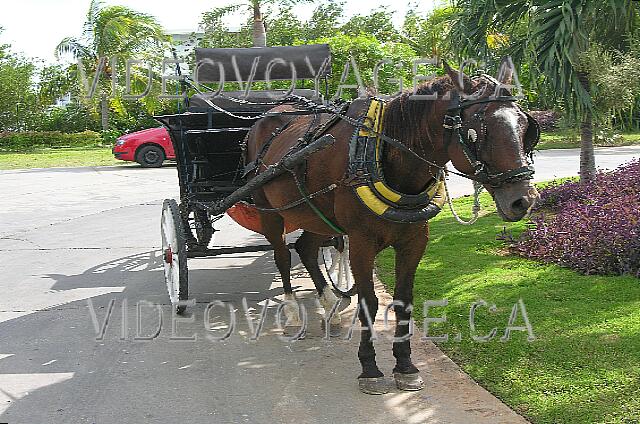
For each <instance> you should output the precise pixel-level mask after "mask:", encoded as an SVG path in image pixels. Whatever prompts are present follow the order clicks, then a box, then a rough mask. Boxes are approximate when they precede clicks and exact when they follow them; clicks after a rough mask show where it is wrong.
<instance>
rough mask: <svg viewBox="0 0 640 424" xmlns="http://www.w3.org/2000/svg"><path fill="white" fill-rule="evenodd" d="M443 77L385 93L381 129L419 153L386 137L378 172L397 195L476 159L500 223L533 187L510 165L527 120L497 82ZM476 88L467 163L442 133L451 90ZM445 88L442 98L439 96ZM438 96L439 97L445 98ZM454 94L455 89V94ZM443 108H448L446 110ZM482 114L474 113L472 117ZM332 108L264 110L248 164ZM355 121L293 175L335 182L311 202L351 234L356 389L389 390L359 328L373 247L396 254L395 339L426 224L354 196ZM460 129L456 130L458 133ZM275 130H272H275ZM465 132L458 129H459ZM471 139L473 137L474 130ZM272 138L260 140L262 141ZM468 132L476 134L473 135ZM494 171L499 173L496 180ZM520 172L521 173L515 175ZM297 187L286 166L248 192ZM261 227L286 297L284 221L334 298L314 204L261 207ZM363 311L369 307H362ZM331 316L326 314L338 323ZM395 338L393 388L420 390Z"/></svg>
mask: <svg viewBox="0 0 640 424" xmlns="http://www.w3.org/2000/svg"><path fill="white" fill-rule="evenodd" d="M445 70H446V72H447V75H445V76H444V77H440V78H437V79H435V80H432V81H430V82H428V83H426V84H424V85H422V86H421V87H419V90H418V92H417V94H422V95H433V94H437V95H438V99H439V100H431V101H423V100H417V101H416V100H411V99H410V95H411V94H410V93H404V94H402V95H400V96H398V97H396V98H395V99H393V100H391V101H390V102H389V103H388V104H387V106H386V112H385V114H384V119H383V121H382V132H383V133H384V134H385V135H386V136H388V137H391V138H393V139H396V140H400V141H401V142H402V143H403V144H404V145H406V146H407V147H408V148H410V149H411V150H413V151H414V152H416V153H418V154H419V155H420V156H421V157H422V158H423V159H426V160H427V161H424V160H420V159H419V158H417V157H415V156H414V155H411V154H408V153H407V151H403V150H402V149H401V148H399V146H397V145H396V146H391V145H387V146H385V148H384V153H383V157H382V159H381V162H382V166H383V168H384V176H385V178H386V181H387V182H388V184H389V186H390V187H392V188H393V189H394V190H396V191H397V192H400V193H406V194H417V193H420V192H421V191H422V190H424V188H425V186H428V185H429V183H430V182H432V181H433V180H434V178H436V175H438V171H439V167H444V166H445V164H447V163H448V162H449V161H451V162H452V163H453V165H454V167H455V168H456V169H457V170H458V171H459V172H461V173H463V174H465V175H468V176H474V175H476V176H477V175H478V174H477V172H476V171H477V168H476V167H474V165H478V164H479V163H482V164H484V165H485V166H486V168H485V169H486V170H487V171H488V174H487V175H492V176H494V177H495V178H494V177H491V178H492V179H491V180H483V182H484V185H485V188H486V189H487V190H488V192H489V193H490V194H491V195H492V196H493V198H494V200H495V202H496V204H497V207H498V211H499V213H500V215H501V217H502V218H503V219H504V220H506V221H517V220H520V219H521V218H523V217H524V216H525V214H527V212H528V210H529V209H530V208H531V207H532V205H533V203H534V201H535V199H536V198H537V196H538V194H537V192H536V190H535V188H534V187H533V186H532V185H531V183H530V180H529V179H528V178H530V176H531V174H528V175H526V176H525V178H511V177H512V176H514V175H515V174H517V173H514V172H513V171H514V170H521V169H528V168H527V165H528V162H527V157H526V150H527V149H526V148H525V144H526V140H525V139H526V135H525V134H526V132H527V129H528V126H529V125H531V124H530V121H529V120H528V118H527V115H525V114H524V113H523V111H522V110H521V109H520V108H519V107H518V106H517V105H516V104H515V103H514V100H515V99H514V98H512V97H506V96H509V93H508V92H506V91H505V90H504V89H498V91H500V90H502V91H503V92H506V94H502V96H503V97H502V100H498V101H492V100H491V99H490V96H491V95H493V94H494V90H495V89H496V87H497V86H498V81H497V80H495V79H493V78H491V77H488V76H484V77H478V78H473V79H470V78H468V77H466V76H463V75H461V74H460V73H459V72H458V71H456V70H453V69H451V68H450V67H448V66H447V65H446V64H445ZM503 74H504V76H503V77H502V78H500V79H501V81H500V83H504V84H508V83H510V82H511V76H510V74H509V73H508V72H503ZM461 94H462V95H464V94H466V95H471V94H475V98H476V99H477V100H478V101H477V102H475V103H473V104H471V103H469V105H466V106H465V107H461V108H459V109H458V111H459V112H458V113H459V116H460V117H461V118H462V122H463V123H464V125H466V126H463V128H465V131H467V129H473V130H474V131H475V134H476V136H477V135H478V134H480V135H482V137H481V139H478V140H477V143H476V145H477V147H476V149H477V150H476V151H477V160H478V162H476V163H472V162H474V161H473V160H471V159H470V158H469V157H468V156H469V155H468V151H465V148H464V147H463V145H462V144H463V143H449V142H447V140H446V137H445V135H446V133H444V131H446V130H445V128H443V122H445V115H448V114H451V109H450V108H451V102H450V101H448V100H446V98H448V97H450V96H451V95H454V96H456V95H461ZM445 96H446V97H445ZM443 98H444V99H445V100H443ZM455 98H457V97H455ZM367 107H368V99H358V100H355V101H353V102H352V103H351V105H350V106H349V108H348V110H347V111H346V115H347V116H348V117H350V118H353V119H359V118H362V116H363V114H365V113H366V112H367ZM291 109H294V108H293V107H292V106H291V105H281V106H278V107H276V108H275V109H273V111H283V110H291ZM447 109H449V111H448V110H447ZM478 116H481V118H482V119H477V118H478ZM330 118H331V115H330V114H326V115H321V116H315V117H314V116H291V115H289V116H286V115H280V116H269V117H265V118H263V119H261V120H259V121H258V122H257V123H256V124H255V125H254V127H253V128H252V130H251V131H250V133H249V135H248V138H247V162H250V161H255V160H256V158H261V160H260V162H261V167H260V168H259V169H258V170H257V171H256V172H260V170H262V169H264V166H266V165H270V164H274V163H276V162H278V161H279V160H280V159H281V158H282V157H283V156H284V155H285V154H286V153H287V152H288V151H290V149H292V148H293V147H294V146H296V144H297V143H298V142H299V139H300V138H301V137H303V136H304V134H305V133H307V132H308V131H309V130H310V129H313V128H317V127H318V126H319V125H320V124H321V123H326V122H327V121H329V120H330ZM354 129H355V127H354V125H353V120H351V121H350V120H344V119H343V120H338V121H337V122H335V123H332V125H331V126H329V127H328V129H327V130H326V132H325V131H323V132H324V133H326V134H331V135H333V137H334V138H335V140H336V142H335V143H334V144H333V145H332V146H330V147H328V148H326V149H324V150H322V151H320V152H319V153H316V154H314V155H313V156H312V157H310V158H309V159H308V161H307V164H306V169H303V170H301V171H299V172H298V173H297V174H298V178H299V179H304V184H305V186H306V189H307V192H308V193H312V192H316V191H321V190H323V189H325V188H327V187H329V186H332V185H334V184H335V185H336V186H337V187H336V188H335V189H334V190H332V191H329V192H326V193H323V194H321V195H319V196H317V197H314V198H313V200H312V202H313V204H314V205H315V206H316V207H317V209H319V210H320V211H321V212H322V214H323V215H325V217H326V218H328V219H329V220H330V221H331V222H333V223H335V224H336V226H337V227H339V228H341V229H342V230H344V232H345V233H346V234H347V235H348V237H349V245H350V247H349V248H350V250H349V259H350V262H351V268H352V272H353V275H354V278H355V286H356V291H357V294H358V300H359V302H360V305H364V307H361V308H360V311H359V318H360V322H361V323H362V325H363V328H365V327H366V328H365V329H364V330H363V331H362V333H361V340H360V347H359V351H358V357H359V359H360V363H361V366H362V373H361V374H360V376H359V384H360V389H361V390H362V391H363V392H365V393H371V394H376V393H385V392H387V391H388V389H387V388H386V386H387V385H386V384H385V383H384V381H383V377H384V376H383V373H382V372H381V371H380V369H379V368H378V366H377V365H376V361H375V350H374V347H373V342H372V340H371V331H370V329H369V328H368V327H367V323H368V321H367V315H368V316H369V317H371V318H372V319H375V316H376V312H377V310H378V299H377V297H376V294H375V291H374V284H373V267H374V259H375V257H376V255H377V254H378V253H379V252H380V251H381V250H383V249H385V248H387V247H393V248H394V249H395V252H396V284H395V292H394V294H393V297H394V300H396V301H399V303H400V305H403V306H394V309H395V313H396V319H397V320H398V321H397V322H398V323H399V324H397V325H396V330H395V335H396V336H397V337H398V338H402V337H403V336H405V335H407V334H408V332H409V325H408V324H407V323H408V322H409V319H410V317H411V305H412V303H413V281H414V275H415V272H416V268H417V266H418V263H419V261H420V260H421V258H422V256H423V254H424V252H425V248H426V246H427V241H428V238H429V227H428V222H426V221H424V222H414V223H398V222H390V221H388V220H385V219H383V218H381V217H380V216H378V215H376V214H374V213H372V212H371V211H370V210H369V209H368V208H367V207H365V205H363V203H362V202H361V201H360V200H359V199H358V198H357V197H356V195H355V194H354V190H353V187H351V186H350V185H349V184H348V183H347V182H346V179H345V175H346V174H347V167H348V158H349V142H350V139H351V137H352V135H353V133H354ZM463 133H464V132H463ZM274 134H276V135H275V136H274ZM463 135H464V136H466V133H465V134H463ZM476 138H477V137H476ZM269 139H272V140H271V141H270V143H269V144H268V146H267V148H264V147H263V145H264V144H265V143H266V142H267V140H269ZM475 141H476V140H475V139H474V140H473V142H475ZM496 176H502V177H503V178H497V177H496ZM520 176H521V175H520ZM300 198H301V194H300V191H299V188H298V185H297V184H296V181H295V178H294V176H293V175H292V174H285V175H284V176H281V177H279V178H277V179H275V180H273V181H271V182H269V183H268V184H267V185H265V186H263V187H262V188H261V189H260V190H258V191H256V192H255V193H254V201H255V203H256V205H257V206H259V207H263V208H280V207H282V206H283V205H289V204H292V203H295V202H296V201H298V200H299V199H300ZM261 219H262V226H263V228H264V230H265V231H264V233H265V234H264V235H265V237H266V238H267V239H268V241H269V242H270V243H271V244H272V245H273V247H274V256H275V262H276V265H277V267H278V270H279V272H280V273H281V275H282V281H283V286H284V292H285V297H286V298H287V299H294V297H293V292H292V288H291V283H290V265H291V258H290V253H289V250H288V249H287V246H286V243H285V238H284V235H285V231H284V223H285V221H286V222H287V224H291V225H293V226H295V227H298V228H302V229H303V230H304V232H303V233H302V235H301V236H300V238H299V239H298V240H297V242H296V243H295V246H296V251H297V252H298V254H299V256H300V259H301V261H302V263H303V264H304V266H305V267H306V268H307V270H308V271H309V273H310V275H311V278H312V279H313V281H314V283H315V286H316V289H317V291H318V295H319V296H320V302H321V303H322V305H323V306H324V307H325V310H327V311H328V310H330V309H331V307H332V305H333V302H335V301H336V300H337V298H336V296H335V295H334V294H333V292H332V290H325V288H326V287H327V282H326V281H325V279H324V276H323V274H322V273H321V271H320V268H319V265H318V250H319V248H320V247H321V245H322V243H323V242H325V241H326V240H328V239H329V238H331V237H334V236H336V235H338V233H337V232H336V230H335V229H334V228H332V227H331V226H330V225H328V224H327V223H326V222H325V221H324V220H323V219H321V218H320V216H319V215H318V214H317V212H315V211H313V210H312V208H311V207H310V206H308V204H306V203H302V204H298V206H296V207H293V208H290V209H287V210H281V211H278V212H263V213H261ZM367 312H368V314H367ZM285 314H286V316H287V318H288V324H289V325H296V324H297V321H298V315H297V310H296V309H295V308H286V307H285ZM339 319H340V318H339V315H338V314H337V315H336V316H334V317H333V318H332V320H331V322H332V323H333V324H336V323H338V322H339ZM405 339H406V340H404V341H395V342H394V344H393V355H394V357H395V358H396V366H395V368H394V369H393V373H394V377H395V380H396V383H397V385H398V387H399V388H401V389H404V390H419V389H421V388H423V387H424V383H423V381H422V379H421V377H420V375H419V374H418V369H417V368H416V367H415V366H414V365H413V363H412V362H411V357H410V355H411V348H410V342H409V340H408V338H407V337H405Z"/></svg>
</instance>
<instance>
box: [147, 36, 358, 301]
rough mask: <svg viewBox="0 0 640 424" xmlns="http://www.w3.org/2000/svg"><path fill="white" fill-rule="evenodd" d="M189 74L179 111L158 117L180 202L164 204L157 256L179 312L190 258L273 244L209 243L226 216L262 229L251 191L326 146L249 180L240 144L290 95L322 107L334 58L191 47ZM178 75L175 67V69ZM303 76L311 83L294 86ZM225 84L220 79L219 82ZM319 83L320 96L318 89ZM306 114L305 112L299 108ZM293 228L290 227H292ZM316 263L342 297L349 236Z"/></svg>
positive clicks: (346, 287) (317, 49) (286, 50)
mask: <svg viewBox="0 0 640 424" xmlns="http://www.w3.org/2000/svg"><path fill="white" fill-rule="evenodd" d="M196 63H197V66H196V72H195V73H194V78H190V77H182V76H180V80H181V82H182V85H183V90H185V91H186V88H187V87H190V88H191V89H192V91H195V94H193V95H192V96H191V97H184V98H183V103H184V105H183V107H184V109H185V111H184V112H183V113H178V114H173V115H164V116H157V117H156V119H157V120H158V121H159V122H161V123H162V124H163V125H164V126H165V127H166V128H167V129H168V131H169V134H170V137H171V141H172V143H173V146H174V150H175V152H176V161H177V170H178V181H179V185H180V199H179V202H176V200H174V199H166V200H165V201H164V204H163V208H162V219H161V233H162V259H163V263H164V271H165V272H164V275H165V280H166V284H167V290H168V292H169V297H170V300H171V303H172V305H173V307H175V308H176V310H177V312H179V313H181V312H183V311H184V310H185V307H186V301H187V300H188V299H189V277H188V265H187V259H188V258H204V257H213V256H218V255H228V254H235V253H246V252H259V251H269V250H272V247H271V245H268V244H264V245H249V246H213V247H212V246H210V245H212V244H214V243H213V241H212V238H213V235H214V233H215V231H216V230H215V229H214V223H215V222H216V221H217V220H218V219H220V218H222V217H223V216H224V214H225V213H227V214H229V216H231V218H233V219H234V220H235V221H236V222H237V223H239V224H240V225H242V226H243V227H245V228H248V229H250V230H253V231H256V232H260V218H259V216H258V214H257V211H256V210H255V207H254V205H253V204H252V203H251V192H252V191H253V190H255V189H256V188H257V187H260V186H261V185H263V184H265V183H267V182H268V181H270V180H271V179H273V178H275V177H277V176H278V175H280V174H281V173H283V172H285V170H286V169H291V167H293V166H296V165H297V164H298V163H300V162H302V161H304V160H305V159H306V158H307V157H308V156H309V155H311V154H313V153H314V152H316V151H318V150H320V149H322V148H324V147H326V146H327V145H329V144H331V142H332V139H331V137H323V138H321V139H319V140H316V141H315V142H313V143H311V144H310V145H308V146H305V147H303V148H301V149H299V151H296V152H292V155H290V156H289V157H287V159H286V160H283V161H282V163H279V164H276V165H274V166H272V167H270V169H268V170H266V171H265V172H263V173H261V174H260V176H259V178H254V179H253V180H251V181H250V182H248V181H247V178H246V174H247V172H246V171H245V164H244V155H243V153H244V150H243V141H244V139H245V137H246V135H247V133H248V131H249V130H250V129H251V126H252V125H253V124H254V123H255V122H256V121H257V120H258V119H260V118H261V117H263V116H268V114H269V109H271V108H273V107H274V105H276V104H279V103H282V101H283V100H282V99H285V98H288V99H293V100H294V101H297V102H298V103H302V104H306V105H307V106H312V107H313V106H316V105H322V104H323V103H324V102H325V96H326V93H327V78H328V76H329V74H330V70H331V66H330V65H331V55H330V51H329V48H328V46H327V45H305V46H286V47H265V48H245V49H238V48H235V49H196ZM178 72H180V71H179V68H178ZM284 80H288V81H291V84H292V88H290V89H288V90H286V89H282V90H273V89H271V90H253V89H251V90H249V88H248V87H249V86H250V85H251V84H250V82H249V81H252V82H258V83H261V84H262V85H263V86H267V83H269V82H271V81H284ZM300 81H302V82H303V83H306V85H307V86H311V85H313V86H314V88H313V89H310V88H306V89H300V88H295V84H296V82H300ZM221 82H223V83H221ZM225 82H226V83H239V84H240V86H241V87H242V86H243V83H244V84H246V86H247V88H246V89H245V91H235V92H225V91H222V90H218V91H213V90H211V89H210V88H208V87H207V86H206V85H204V84H205V83H217V84H218V86H219V87H223V86H224V83H225ZM322 85H324V87H323V88H324V90H323V91H324V93H325V95H323V94H321V90H320V87H321V86H322ZM298 113H304V112H298ZM294 230H295V228H287V231H288V232H290V231H294ZM318 260H319V261H320V263H321V269H322V270H323V272H324V274H325V277H326V278H327V281H329V282H331V283H332V285H333V287H334V288H335V289H336V290H337V291H339V292H341V293H342V294H344V295H346V294H348V293H350V290H351V288H352V286H353V277H352V275H351V272H350V268H349V260H348V241H347V240H346V236H339V237H335V238H333V239H332V240H330V241H328V242H327V243H325V245H323V247H322V248H321V249H320V252H319V255H318Z"/></svg>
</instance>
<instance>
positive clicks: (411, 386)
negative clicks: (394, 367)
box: [393, 372, 424, 392]
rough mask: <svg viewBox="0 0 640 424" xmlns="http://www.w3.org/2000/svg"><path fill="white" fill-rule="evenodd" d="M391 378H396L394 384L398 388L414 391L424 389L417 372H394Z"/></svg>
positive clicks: (422, 381)
mask: <svg viewBox="0 0 640 424" xmlns="http://www.w3.org/2000/svg"><path fill="white" fill-rule="evenodd" d="M393 378H394V379H395V380H396V386H397V387H398V389H400V390H406V391H409V392H414V391H417V390H422V389H424V380H423V379H422V377H420V374H419V373H413V374H402V373H399V372H394V373H393Z"/></svg>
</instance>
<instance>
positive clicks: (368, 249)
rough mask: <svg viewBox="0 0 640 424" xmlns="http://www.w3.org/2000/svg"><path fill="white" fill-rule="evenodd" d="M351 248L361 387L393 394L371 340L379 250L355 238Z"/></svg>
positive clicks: (359, 381)
mask: <svg viewBox="0 0 640 424" xmlns="http://www.w3.org/2000/svg"><path fill="white" fill-rule="evenodd" d="M349 244H350V248H349V261H350V263H351V271H352V273H353V277H354V278H355V282H356V287H357V290H358V305H359V308H358V318H359V319H360V325H361V326H362V328H363V329H362V331H361V332H360V346H359V348H358V359H360V365H361V366H362V373H361V374H360V375H359V376H358V385H359V387H360V391H362V392H363V393H367V394H372V395H380V394H384V393H387V392H388V391H389V385H388V384H387V383H386V382H385V380H384V374H383V373H382V372H381V371H380V369H379V368H378V365H377V364H376V351H375V348H374V347H373V340H372V338H371V336H372V332H371V330H372V328H371V327H373V323H374V321H375V318H376V313H377V312H378V297H377V296H376V293H375V290H374V286H373V261H374V259H375V257H376V254H377V253H378V251H379V249H377V248H376V246H375V244H374V243H373V242H371V241H370V240H366V239H364V238H361V237H357V236H352V235H351V234H350V235H349Z"/></svg>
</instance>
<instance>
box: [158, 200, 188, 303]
mask: <svg viewBox="0 0 640 424" xmlns="http://www.w3.org/2000/svg"><path fill="white" fill-rule="evenodd" d="M160 231H161V233H162V262H163V264H164V279H165V281H166V283H167V291H168V292H169V299H170V300H171V305H173V307H175V308H176V312H177V313H179V314H181V313H183V312H184V310H185V308H186V306H182V305H180V306H178V301H180V300H187V299H188V297H189V274H188V269H187V251H186V243H185V234H184V228H183V225H182V219H181V218H180V211H179V210H178V204H177V203H176V201H175V200H173V199H165V201H164V204H163V205H162V221H161V223H160Z"/></svg>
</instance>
